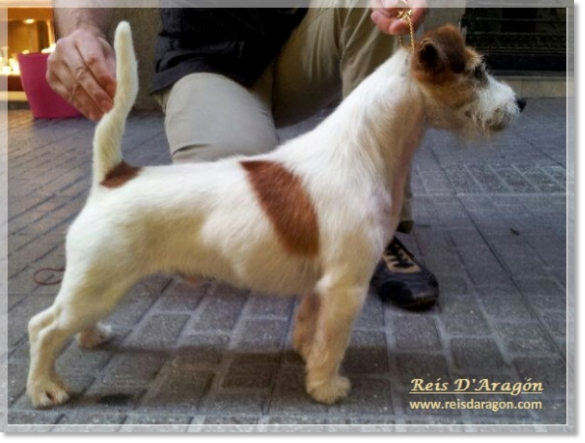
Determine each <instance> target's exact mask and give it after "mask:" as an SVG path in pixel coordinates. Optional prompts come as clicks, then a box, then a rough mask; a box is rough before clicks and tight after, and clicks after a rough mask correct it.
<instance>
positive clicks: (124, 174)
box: [101, 161, 140, 188]
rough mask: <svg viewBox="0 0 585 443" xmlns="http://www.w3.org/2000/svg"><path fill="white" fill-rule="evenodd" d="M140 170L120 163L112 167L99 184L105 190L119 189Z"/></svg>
mask: <svg viewBox="0 0 585 443" xmlns="http://www.w3.org/2000/svg"><path fill="white" fill-rule="evenodd" d="M139 172H140V168H138V167H136V166H132V165H129V164H128V163H126V162H124V161H123V162H121V163H119V164H118V165H117V166H114V167H113V168H112V169H111V170H110V171H109V172H108V173H107V175H106V178H104V179H103V181H102V182H101V185H102V186H105V187H106V188H119V187H120V186H122V185H124V184H126V183H127V182H129V181H130V180H132V179H133V178H134V177H136V176H137V175H138V173H139Z"/></svg>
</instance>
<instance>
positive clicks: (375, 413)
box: [3, 99, 573, 432]
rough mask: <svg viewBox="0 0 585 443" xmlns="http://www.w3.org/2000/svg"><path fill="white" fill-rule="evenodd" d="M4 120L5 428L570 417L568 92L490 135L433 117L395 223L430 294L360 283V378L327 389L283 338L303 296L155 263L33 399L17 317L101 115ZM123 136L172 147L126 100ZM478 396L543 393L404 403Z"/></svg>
mask: <svg viewBox="0 0 585 443" xmlns="http://www.w3.org/2000/svg"><path fill="white" fill-rule="evenodd" d="M8 123H9V153H8V157H9V163H8V164H9V207H8V211H9V224H8V228H9V242H8V245H9V266H8V275H9V281H8V283H9V302H8V319H9V321H8V349H9V353H8V358H7V360H8V397H9V399H8V401H9V410H8V423H9V425H10V426H9V429H11V430H14V431H53V432H57V431H91V430H99V431H104V430H114V431H137V430H138V431H139V430H145V429H148V428H145V427H144V426H145V425H158V426H157V427H155V428H154V429H155V430H158V431H171V432H184V431H213V430H218V429H223V430H265V431H274V430H279V431H311V432H321V431H336V430H346V431H348V430H353V431H404V430H409V429H411V428H410V427H409V425H424V426H425V428H423V429H438V428H436V427H433V425H443V427H442V428H440V429H442V430H447V431H450V430H454V431H457V430H488V431H492V430H501V429H502V428H501V427H500V426H501V425H513V426H515V427H516V428H517V429H523V430H529V431H530V430H544V429H547V430H550V429H552V430H555V429H556V430H559V429H561V430H563V429H564V428H563V427H562V426H557V427H554V426H552V427H548V425H562V424H564V423H565V422H566V419H567V416H566V410H567V409H566V407H567V402H566V390H567V384H566V375H567V366H566V363H567V359H566V346H567V337H566V329H567V328H566V324H567V321H566V318H567V298H566V295H565V293H566V271H565V269H566V240H567V233H566V209H567V208H566V181H567V175H568V178H569V179H570V180H573V177H572V173H569V174H567V161H566V133H565V130H566V115H565V101H564V100H558V99H540V100H532V101H530V102H529V104H528V106H527V108H526V110H525V113H524V115H523V116H522V117H521V119H520V121H519V122H518V124H517V125H516V126H515V127H513V128H512V129H510V130H509V131H507V132H506V133H504V134H501V135H498V136H494V137H493V138H492V139H491V140H489V141H485V142H464V141H462V140H460V139H458V138H456V137H454V136H452V135H449V134H445V133H441V132H434V131H431V132H429V133H428V134H427V137H426V138H425V142H424V145H423V147H422V148H421V149H420V151H419V152H418V154H417V156H416V159H415V166H414V172H413V188H414V193H415V211H416V219H417V228H416V229H415V233H414V235H412V236H407V237H402V238H403V240H404V241H405V242H406V244H407V245H408V246H409V247H410V248H411V249H412V250H413V251H414V252H416V254H417V255H419V256H420V257H421V258H422V260H424V262H425V263H426V264H427V265H428V266H429V267H430V268H431V269H432V270H433V271H434V272H435V273H436V274H437V276H438V278H439V281H440V285H441V297H440V303H439V304H438V306H437V307H435V308H434V309H432V310H430V311H428V312H424V313H412V312H407V311H404V310H400V309H398V308H396V307H394V306H392V305H389V304H383V303H382V302H381V301H380V300H379V299H378V298H377V297H376V296H375V295H374V294H370V296H369V297H368V300H367V303H366V305H365V308H364V310H363V313H362V315H361V316H360V318H359V320H358V321H357V324H356V326H355V329H354V333H353V336H352V339H351V344H350V347H349V350H348V352H347V356H346V359H345V361H344V364H343V371H344V372H345V373H346V374H348V376H349V377H350V379H351V380H352V383H353V390H352V393H351V395H350V396H349V397H348V398H347V399H345V400H344V401H342V402H340V403H339V404H336V405H333V406H323V405H320V404H317V403H315V402H314V401H312V400H311V399H310V398H309V397H308V396H307V395H306V394H305V392H304V389H303V366H302V364H301V360H300V358H299V357H298V356H297V355H296V354H294V353H293V352H292V350H291V344H290V341H291V318H292V314H293V310H294V306H295V300H293V299H278V298H265V297H262V296H260V295H258V294H253V293H249V292H248V291H243V290H236V289H233V288H231V287H228V286H225V285H223V284H219V283H215V282H209V283H205V284H202V285H200V286H199V287H196V288H191V287H187V286H185V285H183V284H182V283H181V282H179V281H178V280H176V279H174V278H173V277H172V276H163V275H158V276H154V277H152V278H149V279H148V280H146V281H143V282H142V283H140V284H139V285H138V286H137V287H135V288H134V289H133V290H132V291H131V293H130V294H129V295H128V296H127V298H126V299H125V301H124V302H123V304H122V305H121V306H120V307H119V308H118V309H117V310H116V311H115V313H114V314H113V315H112V317H111V318H110V319H109V322H110V324H112V325H113V327H114V329H115V333H116V336H115V339H114V340H113V341H112V342H111V343H109V344H108V345H106V346H103V347H102V348H101V349H99V350H97V351H81V350H80V349H79V348H78V346H77V344H76V343H74V342H71V343H70V344H69V345H68V346H67V347H66V348H65V350H64V351H63V352H62V354H61V356H60V358H59V359H58V363H57V366H58V371H59V372H60V373H62V374H63V376H64V378H65V380H66V381H67V382H68V383H69V384H70V386H71V388H72V390H73V392H74V396H73V399H72V401H71V402H69V403H68V404H66V405H65V406H63V407H58V408H55V409H53V410H47V411H37V410H34V409H33V408H32V407H31V404H30V402H29V400H28V398H27V397H26V395H25V379H26V374H27V369H28V360H29V357H28V341H27V336H26V325H27V322H28V320H29V318H30V317H31V316H32V315H34V314H35V313H37V312H38V311H40V310H41V309H43V308H45V307H47V306H48V305H50V304H51V303H52V301H53V298H54V296H55V293H56V291H57V289H58V286H39V285H37V284H35V283H34V281H33V273H34V272H35V271H36V270H38V269H40V268H45V267H61V266H63V265H64V251H63V240H64V235H65V231H66V229H67V226H68V225H69V224H70V222H71V221H72V219H73V218H74V217H75V215H76V214H77V213H78V211H79V210H80V208H81V206H82V205H83V203H84V200H85V197H86V195H87V190H88V188H89V176H90V159H91V137H92V132H93V124H92V123H90V122H87V121H83V120H78V119H74V120H65V121H49V120H39V121H34V120H33V119H32V118H31V116H30V113H29V112H28V111H26V110H12V111H8ZM311 124H314V121H313V122H308V123H305V124H304V125H301V126H299V127H296V128H292V129H288V130H287V131H284V132H283V137H288V136H291V135H294V133H296V132H299V131H301V130H303V129H306V128H307V127H309V126H310V125H311ZM125 151H126V153H127V154H126V155H127V158H128V159H129V160H130V161H131V162H132V163H134V164H138V165H146V164H161V163H167V162H169V157H168V154H167V148H166V140H165V137H164V132H163V121H162V117H161V116H159V115H140V114H139V115H135V116H133V117H132V118H131V119H130V121H129V124H128V130H127V133H126V136H125ZM3 360H4V361H6V358H5V357H4V358H3ZM414 378H423V379H425V380H427V381H429V382H436V381H437V380H438V379H440V381H441V382H454V381H455V380H457V379H460V378H465V379H470V380H473V379H475V380H481V379H488V380H490V381H491V382H503V383H505V382H509V383H516V382H522V383H525V382H527V381H531V382H540V383H542V385H543V387H544V392H543V393H541V394H530V395H529V394H523V395H520V396H511V395H507V394H497V395H496V394H489V395H488V394H483V395H466V394H445V395H438V394H437V395H414V394H410V393H409V391H410V389H411V388H412V384H411V380H412V379H414ZM470 400H476V401H502V402H507V401H512V402H513V404H514V405H519V402H520V401H523V402H524V401H539V402H541V409H519V408H518V407H517V408H515V409H501V410H499V411H497V412H495V411H493V410H487V409H473V410H472V409H463V408H462V407H461V408H459V409H446V408H436V407H435V408H431V409H426V410H424V409H417V408H416V407H415V406H414V405H413V404H412V403H411V402H413V401H440V402H445V401H453V402H457V401H460V402H461V403H463V402H469V401H470ZM217 424H226V425H231V426H229V427H227V428H218V427H216V426H214V425H217ZM276 424H280V425H283V426H280V427H276V426H274V425H276ZM106 425H109V426H106ZM285 425H286V426H285ZM308 425H311V426H308ZM332 425H336V426H332ZM342 425H343V426H342ZM345 425H352V426H345ZM412 429H420V428H412Z"/></svg>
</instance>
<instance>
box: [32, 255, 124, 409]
mask: <svg viewBox="0 0 585 443" xmlns="http://www.w3.org/2000/svg"><path fill="white" fill-rule="evenodd" d="M108 268H109V270H111V269H112V268H113V266H109V267H108ZM78 271H79V269H73V268H72V269H69V270H68V272H66V274H65V276H64V279H63V285H62V287H61V290H60V291H59V294H58V295H57V298H56V299H55V302H54V303H53V305H52V306H51V307H50V308H48V309H46V310H45V311H43V312H41V313H40V314H38V315H36V316H35V317H33V318H32V319H31V320H30V322H29V328H28V329H29V341H30V369H29V374H28V381H27V393H28V395H29V397H30V399H31V401H32V404H33V406H34V407H37V408H38V407H40V408H44V407H51V406H56V405H59V404H61V403H64V402H65V401H67V400H68V398H69V395H68V393H67V388H66V387H65V385H64V384H63V383H62V382H61V380H60V379H59V377H58V375H57V374H56V372H55V359H56V358H57V356H58V354H59V352H60V351H61V349H62V348H63V346H64V345H65V343H66V342H67V340H68V339H69V338H71V337H72V336H73V335H75V334H77V333H82V335H83V334H85V338H89V337H90V335H93V332H92V331H94V332H95V331H96V328H97V326H96V325H98V322H99V321H100V320H101V319H103V318H104V317H105V316H107V315H108V314H109V313H110V312H111V311H112V309H113V308H114V307H115V306H116V305H117V303H118V302H119V300H120V299H121V297H122V296H123V295H124V294H125V293H126V291H127V290H128V289H129V287H130V286H131V285H132V284H133V283H134V282H135V281H136V280H135V279H132V280H130V279H129V278H128V277H126V278H124V279H121V278H118V279H116V277H121V276H120V275H119V274H117V275H116V273H113V274H107V273H102V272H99V273H98V272H92V273H89V272H86V273H82V274H80V273H78ZM102 271H104V272H107V270H105V269H104V270H102ZM90 275H94V276H96V277H94V278H93V279H92V278H90ZM97 275H101V276H102V278H97ZM104 277H106V278H104Z"/></svg>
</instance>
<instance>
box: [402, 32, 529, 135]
mask: <svg viewBox="0 0 585 443" xmlns="http://www.w3.org/2000/svg"><path fill="white" fill-rule="evenodd" d="M411 69H412V74H413V76H414V78H415V79H416V80H417V81H418V83H419V84H420V85H421V87H422V90H423V92H424V95H425V97H426V98H427V100H428V103H427V107H428V109H429V111H428V112H429V120H430V123H431V125H432V126H434V127H437V128H444V129H456V130H463V131H464V132H468V133H482V134H489V133H491V132H493V131H499V130H501V129H504V128H505V127H506V126H508V124H509V123H510V122H512V121H513V120H514V119H515V117H516V116H518V114H519V113H520V112H522V110H523V109H524V106H525V105H526V102H525V101H524V100H522V99H519V98H518V97H517V96H516V94H515V93H514V91H513V90H512V88H510V87H509V86H508V85H506V84H504V83H501V82H499V81H497V80H495V79H494V78H493V77H492V76H491V75H490V74H489V73H488V72H487V70H486V67H485V63H484V62H483V59H482V57H481V56H480V55H479V54H478V53H477V52H475V51H474V50H473V49H471V48H469V47H466V46H465V43H464V41H463V37H462V36H461V33H460V32H459V31H458V30H457V29H456V28H455V27H454V26H451V25H446V26H443V27H441V28H438V29H436V30H432V31H429V32H427V33H426V34H425V35H424V36H423V37H422V38H421V39H420V40H419V41H418V42H417V43H416V46H415V53H414V56H413V59H412V67H411Z"/></svg>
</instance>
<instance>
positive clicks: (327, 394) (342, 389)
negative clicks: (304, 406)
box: [307, 375, 351, 405]
mask: <svg viewBox="0 0 585 443" xmlns="http://www.w3.org/2000/svg"><path fill="white" fill-rule="evenodd" d="M350 390H351V382H350V381H349V379H348V378H347V377H342V376H340V375H336V376H335V377H333V378H331V379H330V380H328V381H326V382H320V383H314V384H312V383H310V382H309V383H307V392H308V393H309V395H310V396H311V397H313V398H314V399H315V400H316V401H318V402H319V403H325V404H327V405H330V404H332V403H335V402H336V401H339V400H341V399H343V398H345V397H347V394H349V391H350Z"/></svg>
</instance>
